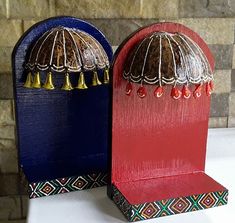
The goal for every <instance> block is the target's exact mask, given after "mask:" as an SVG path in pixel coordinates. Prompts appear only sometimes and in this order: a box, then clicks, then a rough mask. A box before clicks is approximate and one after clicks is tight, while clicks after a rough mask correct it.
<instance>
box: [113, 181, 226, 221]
mask: <svg viewBox="0 0 235 223" xmlns="http://www.w3.org/2000/svg"><path fill="white" fill-rule="evenodd" d="M112 190H113V193H112V199H113V201H114V203H115V204H116V205H117V206H118V208H119V209H120V210H121V211H122V213H123V214H124V215H125V217H126V218H127V220H128V221H131V222H134V221H140V220H145V219H150V218H157V217H162V216H168V215H173V214H179V213H185V212H189V211H196V210H202V209H206V208H211V207H215V206H221V205H225V204H227V202H228V190H224V191H217V192H211V193H205V194H198V195H191V196H187V197H178V198H173V199H165V200H160V201H155V202H151V203H143V204H138V205H131V204H130V203H129V202H128V201H127V200H126V199H125V197H124V196H123V195H122V193H121V192H120V191H119V190H118V189H117V188H116V187H115V186H114V185H112ZM124 207H125V208H124Z"/></svg>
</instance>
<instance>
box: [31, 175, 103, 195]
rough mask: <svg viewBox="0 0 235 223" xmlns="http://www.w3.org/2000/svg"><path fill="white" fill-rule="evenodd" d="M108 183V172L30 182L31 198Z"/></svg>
mask: <svg viewBox="0 0 235 223" xmlns="http://www.w3.org/2000/svg"><path fill="white" fill-rule="evenodd" d="M104 185H107V174H106V173H93V174H88V175H83V176H73V177H64V178H58V179H53V180H48V181H43V182H37V183H30V184H29V198H37V197H44V196H50V195H55V194H63V193H68V192H72V191H77V190H84V189H91V188H95V187H101V186H104Z"/></svg>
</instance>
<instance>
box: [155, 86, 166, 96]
mask: <svg viewBox="0 0 235 223" xmlns="http://www.w3.org/2000/svg"><path fill="white" fill-rule="evenodd" d="M163 92H164V91H163V87H162V86H158V87H157V88H156V89H155V91H154V96H155V97H157V98H160V97H161V96H162V95H163Z"/></svg>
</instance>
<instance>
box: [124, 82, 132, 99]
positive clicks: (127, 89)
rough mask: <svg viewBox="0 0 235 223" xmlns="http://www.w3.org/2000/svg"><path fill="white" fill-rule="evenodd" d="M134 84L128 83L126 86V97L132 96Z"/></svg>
mask: <svg viewBox="0 0 235 223" xmlns="http://www.w3.org/2000/svg"><path fill="white" fill-rule="evenodd" d="M132 89H133V88H132V84H131V83H130V82H129V83H127V85H126V95H128V96H129V95H131V92H132Z"/></svg>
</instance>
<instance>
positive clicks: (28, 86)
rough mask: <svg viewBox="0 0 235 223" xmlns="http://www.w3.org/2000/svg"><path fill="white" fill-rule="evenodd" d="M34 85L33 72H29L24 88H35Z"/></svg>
mask: <svg viewBox="0 0 235 223" xmlns="http://www.w3.org/2000/svg"><path fill="white" fill-rule="evenodd" d="M32 83H33V77H32V74H31V72H29V73H28V75H27V78H26V81H25V83H24V85H23V87H26V88H32V87H33V86H32Z"/></svg>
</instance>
